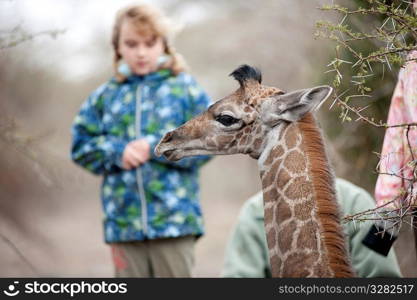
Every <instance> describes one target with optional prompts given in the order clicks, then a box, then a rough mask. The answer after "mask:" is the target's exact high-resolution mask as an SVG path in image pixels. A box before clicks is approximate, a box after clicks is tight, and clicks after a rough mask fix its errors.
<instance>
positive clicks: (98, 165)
mask: <svg viewBox="0 0 417 300" xmlns="http://www.w3.org/2000/svg"><path fill="white" fill-rule="evenodd" d="M103 89H104V88H103V87H102V88H100V89H99V90H97V91H96V92H94V93H93V94H91V95H90V97H88V99H87V100H86V101H85V102H84V103H83V105H82V106H81V109H80V112H79V113H78V115H77V116H76V117H75V120H74V123H73V126H72V130H71V132H72V146H71V158H72V160H73V161H74V162H75V163H77V164H78V165H80V166H82V167H83V168H85V169H87V170H89V171H90V172H92V173H94V174H103V173H105V172H112V171H114V170H120V168H122V154H123V150H124V149H125V146H126V144H127V141H125V140H123V139H121V138H118V137H115V136H112V135H108V134H104V133H103V124H102V111H103V105H104V103H103V102H104V99H103V96H102V94H103V93H102V90H103Z"/></svg>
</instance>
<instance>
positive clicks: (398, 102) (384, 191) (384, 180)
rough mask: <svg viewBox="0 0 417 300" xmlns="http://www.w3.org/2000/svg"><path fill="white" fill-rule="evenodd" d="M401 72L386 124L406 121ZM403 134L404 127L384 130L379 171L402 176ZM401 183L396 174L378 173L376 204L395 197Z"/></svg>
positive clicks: (401, 187) (401, 180)
mask: <svg viewBox="0 0 417 300" xmlns="http://www.w3.org/2000/svg"><path fill="white" fill-rule="evenodd" d="M402 73H403V72H402V71H401V72H400V75H399V79H398V83H397V86H396V87H395V91H394V94H393V96H392V99H391V106H390V109H389V113H388V120H387V123H388V125H397V124H404V123H407V116H406V108H405V103H404V88H403V80H402ZM404 134H405V129H404V127H394V128H388V129H387V130H386V132H385V137H384V144H383V146H382V151H381V160H380V165H379V173H389V174H396V175H399V176H402V170H403V167H404V139H403V136H404ZM403 185H404V182H403V179H401V178H400V177H398V176H393V175H385V174H380V175H379V176H378V179H377V182H376V186H375V199H376V203H377V206H381V205H383V204H385V203H387V202H389V201H391V200H393V199H395V198H396V197H397V196H398V195H399V194H400V193H401V191H402V190H403V188H404V186H403ZM389 206H390V207H392V205H387V208H388V207H389Z"/></svg>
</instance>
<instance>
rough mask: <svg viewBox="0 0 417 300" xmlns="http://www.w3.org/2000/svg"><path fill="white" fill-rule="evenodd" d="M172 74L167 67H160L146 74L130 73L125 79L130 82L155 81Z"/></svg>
mask: <svg viewBox="0 0 417 300" xmlns="http://www.w3.org/2000/svg"><path fill="white" fill-rule="evenodd" d="M171 75H172V72H171V70H169V69H161V70H158V71H155V72H152V73H149V74H146V75H135V74H132V75H130V76H129V77H128V78H127V79H126V81H130V82H157V81H161V80H164V79H166V78H168V77H170V76H171Z"/></svg>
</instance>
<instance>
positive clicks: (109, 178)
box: [71, 70, 210, 243]
mask: <svg viewBox="0 0 417 300" xmlns="http://www.w3.org/2000/svg"><path fill="white" fill-rule="evenodd" d="M136 100H138V101H136ZM209 102H210V101H209V98H208V96H207V94H206V93H205V92H204V91H203V90H202V89H201V88H200V87H199V86H198V84H197V83H196V81H195V80H194V79H193V78H192V77H191V76H190V75H188V74H186V73H180V74H179V75H177V76H174V75H172V74H171V72H170V71H168V70H160V71H157V72H154V73H150V74H148V75H146V76H135V75H133V76H130V77H129V78H128V79H127V80H126V81H125V82H123V83H118V82H117V81H115V80H114V79H111V80H109V81H108V82H107V83H105V84H103V85H102V86H100V87H99V88H98V89H97V90H96V91H94V92H93V93H92V94H91V95H90V97H89V98H88V99H87V100H86V102H84V104H83V105H82V107H81V110H80V112H79V114H78V115H77V116H76V118H75V120H74V124H73V127H72V136H73V141H72V149H71V156H72V159H73V160H74V162H76V163H77V164H79V165H80V166H82V167H84V168H86V169H87V170H89V171H91V172H93V173H94V174H101V175H103V176H104V179H103V183H102V188H101V198H102V203H103V209H104V235H105V240H106V242H108V243H111V242H123V241H138V240H145V239H155V238H165V237H178V236H184V235H196V236H200V235H202V234H203V220H202V213H201V207H200V202H199V187H198V171H199V167H200V166H201V165H202V164H204V163H205V162H207V161H208V159H209V157H208V156H199V157H198V156H197V157H192V158H185V159H182V160H180V161H177V162H169V161H168V160H166V159H165V158H163V157H156V156H155V155H154V154H153V150H154V148H155V146H156V145H157V143H158V142H159V140H160V138H162V136H163V135H164V134H165V133H166V132H168V131H170V130H172V129H174V128H176V127H178V126H179V125H181V124H183V123H184V122H186V121H188V120H189V119H191V118H192V117H194V116H195V115H197V114H199V113H201V112H202V111H204V110H205V109H206V108H207V107H208V105H209ZM138 138H145V139H147V140H148V142H149V143H150V145H151V159H150V160H149V161H148V162H147V163H145V164H144V165H142V166H141V167H139V168H137V169H132V170H129V171H128V170H124V169H122V161H121V159H122V154H123V150H124V148H125V146H126V145H127V143H129V142H130V141H132V140H135V139H138Z"/></svg>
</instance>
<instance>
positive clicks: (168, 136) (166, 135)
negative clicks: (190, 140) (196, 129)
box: [162, 131, 173, 143]
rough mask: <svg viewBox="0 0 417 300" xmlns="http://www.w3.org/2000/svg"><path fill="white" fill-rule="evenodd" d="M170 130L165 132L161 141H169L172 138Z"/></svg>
mask: <svg viewBox="0 0 417 300" xmlns="http://www.w3.org/2000/svg"><path fill="white" fill-rule="evenodd" d="M172 135H173V134H172V131H170V132H168V133H167V134H165V137H164V139H163V140H162V142H163V143H169V142H170V141H171V140H172Z"/></svg>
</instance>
